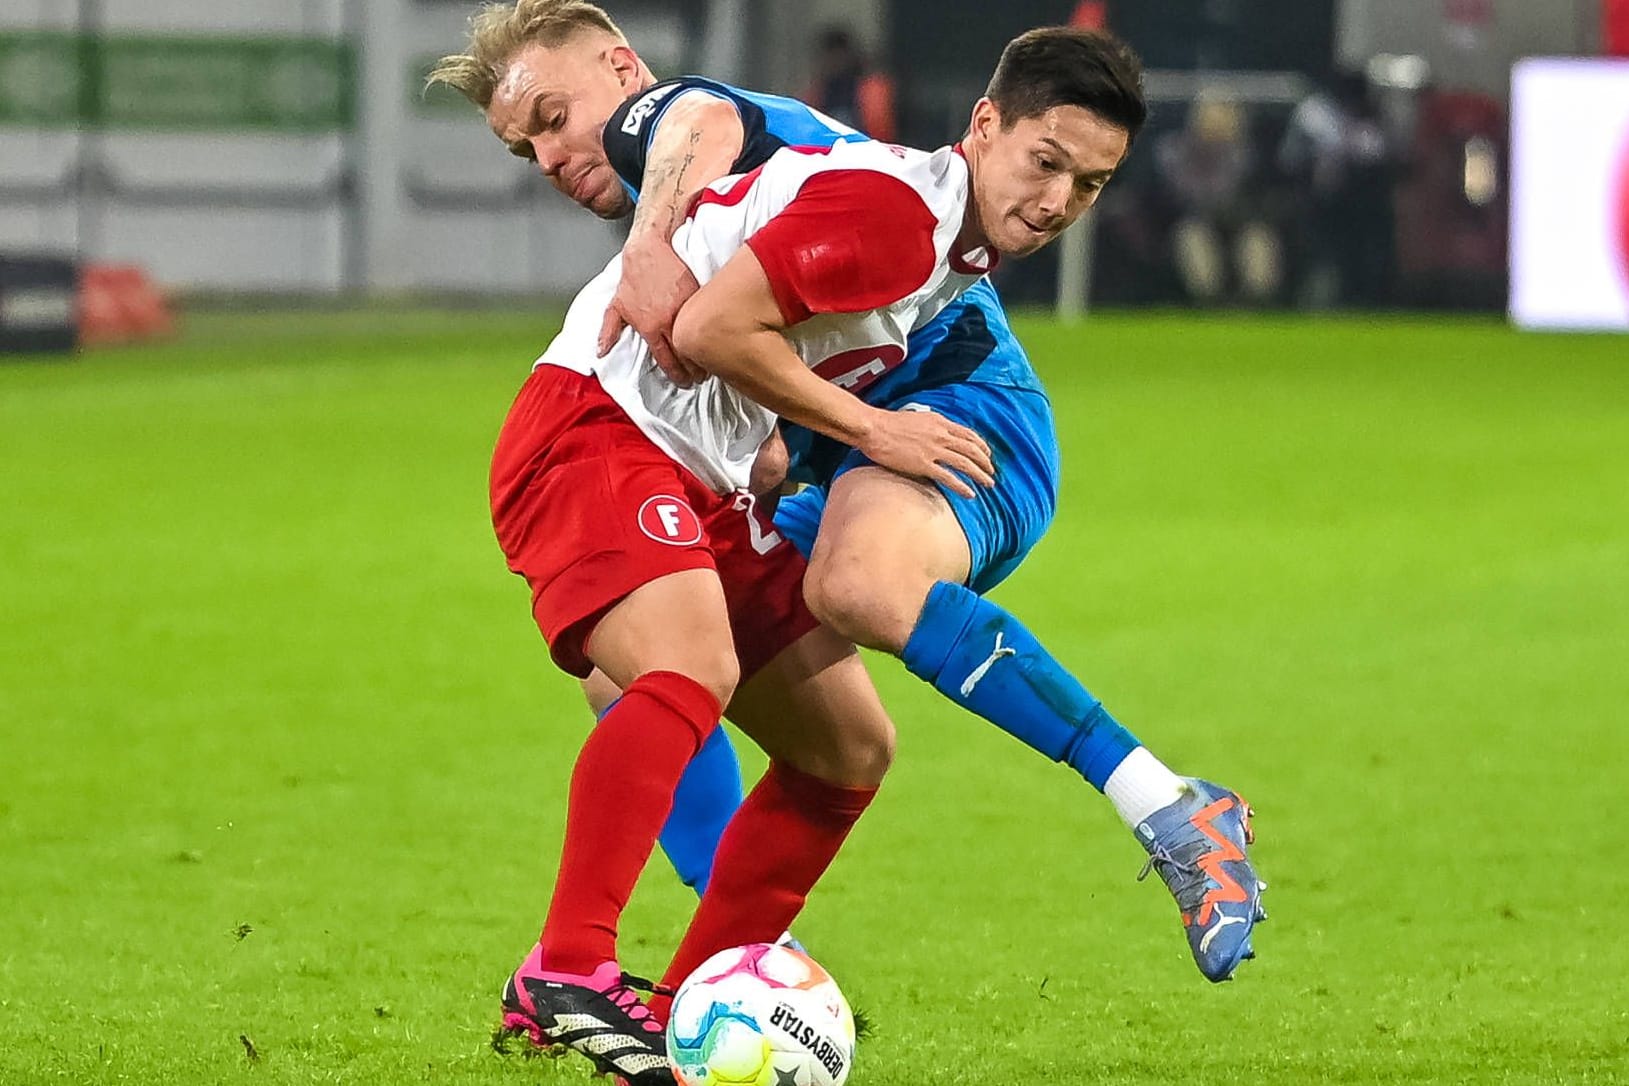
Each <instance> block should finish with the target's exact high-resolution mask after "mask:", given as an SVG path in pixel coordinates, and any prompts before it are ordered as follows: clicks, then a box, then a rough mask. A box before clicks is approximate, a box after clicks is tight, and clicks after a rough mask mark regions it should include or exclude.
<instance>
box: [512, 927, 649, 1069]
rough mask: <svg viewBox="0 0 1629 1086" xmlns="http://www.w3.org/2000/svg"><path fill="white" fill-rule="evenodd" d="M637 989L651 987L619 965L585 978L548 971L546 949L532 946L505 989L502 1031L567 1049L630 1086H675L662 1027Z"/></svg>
mask: <svg viewBox="0 0 1629 1086" xmlns="http://www.w3.org/2000/svg"><path fill="white" fill-rule="evenodd" d="M639 987H643V988H646V989H649V988H650V985H649V984H648V983H647V982H645V981H642V980H640V979H639V978H638V977H631V976H629V975H628V974H626V973H624V972H622V970H621V968H620V967H618V965H617V963H616V962H614V961H613V962H605V963H603V964H601V965H600V967H599V968H597V969H595V970H594V971H593V972H592V973H589V974H586V975H584V974H580V973H557V972H553V971H551V970H547V969H544V968H543V948H542V946H540V945H539V946H534V947H533V948H532V952H531V953H530V954H528V955H527V956H526V960H525V961H524V962H522V963H521V964H520V968H519V969H517V970H515V973H514V975H513V976H511V977H510V978H509V980H508V982H507V983H505V984H504V986H503V1028H504V1029H507V1030H514V1031H516V1032H521V1031H524V1032H525V1033H527V1034H528V1035H530V1037H531V1039H532V1043H533V1044H535V1045H538V1046H540V1047H543V1046H550V1045H564V1046H565V1047H567V1048H569V1049H571V1050H572V1051H574V1052H578V1053H581V1054H582V1055H583V1056H586V1057H587V1058H588V1060H589V1061H590V1062H591V1063H593V1065H594V1069H595V1070H596V1071H598V1072H600V1073H601V1074H606V1075H616V1076H618V1077H620V1078H621V1079H623V1080H625V1081H626V1082H628V1083H629V1084H630V1086H674V1078H673V1072H672V1071H671V1070H670V1069H669V1067H668V1062H667V1041H666V1038H665V1036H664V1033H663V1030H662V1024H661V1023H660V1022H658V1021H657V1020H656V1019H655V1018H654V1017H653V1016H652V1015H651V1013H650V1010H649V1008H647V1007H646V1006H645V1003H644V1001H643V1000H642V999H640V998H639V992H638V991H637V990H636V989H637V988H639Z"/></svg>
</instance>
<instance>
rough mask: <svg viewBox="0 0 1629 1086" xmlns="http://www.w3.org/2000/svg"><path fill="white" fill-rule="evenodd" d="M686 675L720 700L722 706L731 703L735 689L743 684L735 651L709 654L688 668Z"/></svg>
mask: <svg viewBox="0 0 1629 1086" xmlns="http://www.w3.org/2000/svg"><path fill="white" fill-rule="evenodd" d="M684 673H685V674H686V675H688V676H689V677H690V678H691V679H694V680H695V681H696V682H697V683H700V684H701V685H702V686H704V687H706V689H707V692H708V693H710V694H712V695H713V697H715V698H717V699H718V704H719V705H720V706H725V705H728V704H729V703H730V699H731V698H733V697H735V688H736V687H737V686H739V685H740V683H741V663H740V661H739V660H737V659H736V658H735V653H734V652H733V651H730V652H722V653H707V654H706V655H705V656H704V657H702V658H701V659H698V660H696V661H695V662H693V663H692V664H691V665H690V666H689V667H687V668H686V669H685V672H684Z"/></svg>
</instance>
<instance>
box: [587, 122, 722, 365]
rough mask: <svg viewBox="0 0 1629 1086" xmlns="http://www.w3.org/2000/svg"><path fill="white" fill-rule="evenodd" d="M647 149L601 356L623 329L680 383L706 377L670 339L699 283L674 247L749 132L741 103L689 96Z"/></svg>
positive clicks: (602, 335) (607, 313)
mask: <svg viewBox="0 0 1629 1086" xmlns="http://www.w3.org/2000/svg"><path fill="white" fill-rule="evenodd" d="M656 123H657V124H658V127H657V129H656V131H655V133H654V134H653V135H652V137H651V145H650V149H649V151H648V152H647V158H646V166H645V178H644V183H643V185H642V186H641V193H640V200H639V205H638V208H637V209H636V210H635V212H634V219H633V226H632V228H631V230H630V232H629V234H628V240H627V242H626V244H624V245H623V248H622V281H621V282H620V283H619V284H618V285H617V293H616V296H615V297H614V298H613V299H612V301H611V305H610V306H609V308H607V309H606V311H605V323H604V325H603V326H602V327H601V329H600V338H599V352H600V354H601V356H603V355H604V354H605V353H606V352H607V351H609V350H610V349H611V348H612V346H614V345H615V343H616V340H617V337H618V336H620V335H621V334H622V330H623V328H625V327H632V328H633V330H634V331H636V332H638V333H639V335H640V336H641V337H642V338H643V339H644V340H645V342H646V343H648V344H649V345H650V349H651V354H652V356H653V357H654V358H655V359H656V364H657V365H659V366H660V367H662V372H663V373H665V374H667V375H668V377H669V378H671V379H672V380H673V381H675V382H676V383H678V384H680V385H690V384H694V383H695V382H696V381H699V380H700V379H701V378H703V377H705V376H706V373H705V372H704V371H702V370H700V369H698V368H697V367H695V366H694V365H692V364H690V363H688V362H686V361H685V360H684V359H683V358H682V357H680V356H679V355H678V354H677V353H676V352H675V351H674V350H673V345H672V341H671V335H672V331H673V319H674V317H676V316H677V315H678V312H679V307H680V306H681V305H683V304H684V301H685V299H686V298H688V297H690V295H692V294H694V293H695V292H696V286H697V284H696V278H695V276H693V275H691V274H690V269H688V268H686V267H685V266H684V262H683V261H681V260H680V259H679V258H678V255H677V254H675V253H674V251H673V247H672V246H671V245H670V244H669V241H670V239H671V238H672V237H673V232H674V231H675V230H677V229H678V227H679V224H680V223H682V222H684V217H685V213H686V211H687V210H688V209H689V207H690V202H691V201H692V200H693V199H694V198H695V195H696V193H697V192H699V191H701V189H702V188H704V187H705V186H707V185H708V184H709V183H710V182H713V181H716V180H718V179H719V178H720V177H723V176H724V175H725V174H727V173H729V172H730V167H731V166H732V165H733V164H734V162H735V160H736V159H737V158H739V157H740V155H741V147H742V141H743V140H744V139H745V138H746V133H745V131H744V130H743V128H742V125H741V116H740V114H739V113H737V112H736V109H735V106H734V105H732V104H731V103H729V102H727V101H724V100H723V99H721V98H714V97H712V96H710V95H706V94H686V95H684V96H683V97H681V98H679V99H678V100H677V101H676V102H674V103H673V104H672V105H671V106H669V107H668V108H667V110H666V111H665V112H664V113H663V114H662V116H661V118H660V119H659V120H658V121H657V122H656Z"/></svg>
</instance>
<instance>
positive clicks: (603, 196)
mask: <svg viewBox="0 0 1629 1086" xmlns="http://www.w3.org/2000/svg"><path fill="white" fill-rule="evenodd" d="M585 206H586V207H587V208H588V210H590V211H592V212H593V213H594V214H596V215H598V216H599V217H600V218H602V219H620V218H622V217H624V216H626V215H629V214H631V213H632V212H633V209H634V204H633V200H632V199H630V198H629V196H628V194H627V193H626V192H623V191H622V190H621V189H620V188H613V189H607V190H606V191H605V192H602V193H599V194H598V195H596V196H594V197H593V198H592V199H590V200H589V201H588V202H587V204H586V205H585Z"/></svg>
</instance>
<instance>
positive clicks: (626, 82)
mask: <svg viewBox="0 0 1629 1086" xmlns="http://www.w3.org/2000/svg"><path fill="white" fill-rule="evenodd" d="M610 60H611V70H612V71H614V72H616V74H617V82H618V83H619V84H620V85H621V86H622V87H623V88H624V89H625V90H630V91H631V90H632V89H633V87H634V85H635V84H636V83H638V82H639V54H638V53H636V52H634V51H633V47H632V46H629V45H617V46H613V47H612V49H611V53H610Z"/></svg>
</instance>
